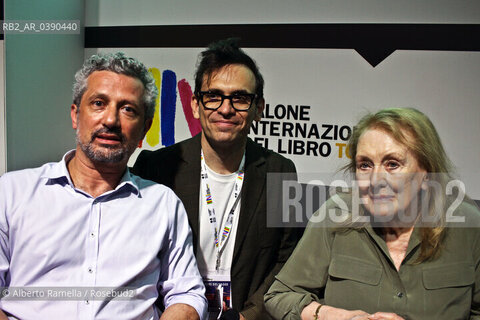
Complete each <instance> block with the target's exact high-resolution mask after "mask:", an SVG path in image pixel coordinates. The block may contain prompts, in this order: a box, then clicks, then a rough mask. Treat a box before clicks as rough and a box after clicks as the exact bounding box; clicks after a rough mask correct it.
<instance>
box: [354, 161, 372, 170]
mask: <svg viewBox="0 0 480 320" xmlns="http://www.w3.org/2000/svg"><path fill="white" fill-rule="evenodd" d="M357 168H358V169H359V170H366V169H368V168H370V165H369V164H368V163H367V162H361V163H359V164H358V165H357Z"/></svg>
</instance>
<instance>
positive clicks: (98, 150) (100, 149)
mask: <svg viewBox="0 0 480 320" xmlns="http://www.w3.org/2000/svg"><path fill="white" fill-rule="evenodd" d="M102 133H108V134H115V135H116V136H117V137H118V138H119V139H120V145H115V146H113V145H101V146H95V145H94V144H93V141H94V140H95V138H96V137H97V136H98V135H99V134H102ZM76 140H77V145H79V146H80V149H82V151H83V153H84V154H85V155H86V156H87V157H88V158H89V159H90V160H92V161H95V162H102V163H118V162H121V161H123V160H126V159H127V158H128V157H129V156H130V154H131V151H130V150H129V146H128V145H125V140H126V138H125V136H124V135H123V134H122V132H121V131H120V129H119V128H106V127H104V128H101V129H98V130H97V131H95V132H94V133H92V138H91V139H90V141H89V142H88V143H83V142H82V141H81V140H80V138H79V134H78V129H77V137H76Z"/></svg>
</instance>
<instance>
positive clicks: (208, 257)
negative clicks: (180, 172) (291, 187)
mask: <svg viewBox="0 0 480 320" xmlns="http://www.w3.org/2000/svg"><path fill="white" fill-rule="evenodd" d="M206 169H207V174H208V184H209V187H210V192H211V195H212V199H213V200H212V203H213V207H214V208H215V214H216V218H217V225H218V235H219V241H221V235H222V233H223V227H224V226H225V222H226V220H227V216H228V213H229V212H230V210H231V208H232V206H233V204H234V203H235V197H234V195H233V192H234V186H235V180H236V178H237V175H238V171H237V172H234V173H231V174H219V173H216V172H214V171H213V170H212V169H210V168H209V167H208V166H207V165H206ZM204 188H205V185H204V184H203V183H201V184H200V189H201V190H200V210H199V212H200V215H199V220H200V221H199V222H200V225H199V233H198V239H199V241H198V244H197V263H198V269H199V270H200V274H201V275H202V277H204V278H206V277H207V276H209V275H212V274H217V275H228V276H230V269H231V266H232V258H233V249H234V245H235V237H236V234H237V229H238V217H239V215H240V202H241V199H239V201H238V204H237V206H236V208H235V213H234V216H233V224H232V228H231V230H230V235H229V236H228V238H227V240H226V244H225V249H224V250H223V253H222V256H221V260H220V268H219V270H218V271H216V270H215V265H216V262H217V248H215V236H214V234H213V228H212V224H211V223H210V221H209V217H208V211H207V204H206V202H205V190H204ZM239 197H241V195H239Z"/></svg>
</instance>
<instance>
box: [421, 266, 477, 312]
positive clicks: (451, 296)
mask: <svg viewBox="0 0 480 320" xmlns="http://www.w3.org/2000/svg"><path fill="white" fill-rule="evenodd" d="M422 273H423V274H422V280H423V285H424V287H425V294H424V305H425V306H428V308H431V309H434V310H442V309H445V311H444V314H452V315H455V316H458V317H459V318H458V319H460V318H462V317H461V316H460V315H462V314H464V315H465V316H468V314H469V312H470V307H471V303H472V288H473V284H474V282H475V269H474V266H473V264H472V263H467V262H463V263H452V264H448V265H442V266H426V267H424V268H423V270H422ZM447 308H448V309H447ZM453 309H455V310H453ZM452 319H453V318H452ZM462 319H464V318H462Z"/></svg>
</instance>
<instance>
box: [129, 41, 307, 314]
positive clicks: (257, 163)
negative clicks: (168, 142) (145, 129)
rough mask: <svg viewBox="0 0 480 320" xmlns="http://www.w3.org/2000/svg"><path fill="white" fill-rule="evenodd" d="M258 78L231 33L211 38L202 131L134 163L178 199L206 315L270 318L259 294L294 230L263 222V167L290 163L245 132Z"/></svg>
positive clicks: (259, 97) (282, 168)
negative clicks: (204, 293) (224, 37)
mask: <svg viewBox="0 0 480 320" xmlns="http://www.w3.org/2000/svg"><path fill="white" fill-rule="evenodd" d="M263 86H264V81H263V78H262V75H261V74H260V72H259V70H258V67H257V66H256V64H255V62H254V61H253V60H252V59H251V58H250V57H249V56H248V55H247V54H246V53H245V52H244V51H243V50H241V49H240V48H239V47H238V44H237V42H236V41H235V40H233V39H228V40H223V41H219V42H217V43H213V44H211V45H210V46H209V48H208V49H207V50H205V51H203V52H202V53H201V61H200V64H199V65H198V68H197V71H196V74H195V93H194V95H193V96H192V110H193V114H194V116H195V117H196V118H197V119H199V120H200V123H201V126H202V132H201V133H200V134H198V135H196V136H195V137H193V138H190V139H188V140H185V141H182V142H180V143H177V144H175V145H173V146H170V147H167V148H163V149H160V150H157V151H143V152H142V153H141V154H140V155H139V157H138V159H137V161H136V163H135V166H134V172H135V173H136V174H138V175H140V176H142V177H144V178H146V179H151V180H154V181H157V182H160V183H163V184H166V185H168V186H170V187H171V188H172V189H173V190H174V191H175V192H176V193H177V195H178V196H179V197H180V199H181V200H182V202H183V203H184V205H185V208H186V210H187V214H188V218H189V222H190V226H191V228H192V231H193V235H194V245H195V248H196V257H197V262H198V265H199V270H200V273H201V275H202V277H203V279H204V283H205V284H206V287H207V299H208V300H209V311H210V315H209V317H210V319H217V318H220V319H247V320H252V319H262V320H265V319H271V318H270V316H269V315H268V314H267V313H266V311H265V307H264V303H263V295H264V293H265V292H266V290H267V289H268V288H269V287H270V285H271V283H272V282H273V280H274V276H275V274H276V273H277V272H278V271H279V270H280V268H281V267H282V265H283V263H284V262H285V261H286V260H287V258H288V257H289V256H290V253H291V252H292V251H293V249H294V247H295V245H296V243H297V240H298V236H299V233H298V231H297V230H294V229H287V228H268V227H267V222H266V221H267V212H266V193H267V190H266V189H267V183H266V180H267V179H266V177H267V173H268V172H291V173H293V175H295V165H294V164H293V162H292V161H290V160H288V159H286V158H284V157H283V156H281V155H279V154H277V153H275V152H272V151H270V150H267V149H265V148H263V147H261V146H260V145H258V144H256V143H255V142H253V141H252V140H251V139H249V138H248V137H247V134H248V132H249V129H250V126H251V124H252V122H253V121H254V120H255V121H259V120H260V118H261V115H262V111H263V109H264V106H265V101H264V98H263ZM268 192H269V196H270V194H271V190H268ZM279 193H280V190H279ZM277 195H278V201H280V196H281V194H276V196H277ZM274 214H278V215H281V214H282V213H281V212H280V211H277V212H274ZM222 305H223V306H222Z"/></svg>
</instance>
